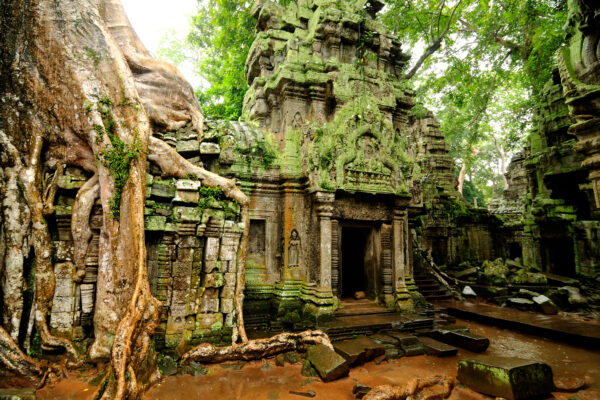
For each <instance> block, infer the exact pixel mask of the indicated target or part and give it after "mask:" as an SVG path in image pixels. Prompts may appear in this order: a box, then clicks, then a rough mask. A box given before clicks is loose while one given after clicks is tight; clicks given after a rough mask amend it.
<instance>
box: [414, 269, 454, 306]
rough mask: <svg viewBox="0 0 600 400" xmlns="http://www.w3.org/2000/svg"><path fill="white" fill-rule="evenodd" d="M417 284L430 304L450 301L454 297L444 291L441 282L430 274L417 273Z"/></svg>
mask: <svg viewBox="0 0 600 400" xmlns="http://www.w3.org/2000/svg"><path fill="white" fill-rule="evenodd" d="M413 277H414V280H415V284H416V285H417V288H418V289H419V293H421V294H422V295H423V296H424V297H425V300H427V301H428V302H432V301H436V300H450V299H451V298H452V296H451V295H450V294H449V293H448V292H447V291H446V289H444V288H443V287H442V286H441V285H440V284H439V282H438V281H437V280H436V279H435V278H434V277H433V276H431V275H430V274H428V273H426V272H423V271H415V274H414V276H413Z"/></svg>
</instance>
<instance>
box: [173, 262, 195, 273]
mask: <svg viewBox="0 0 600 400" xmlns="http://www.w3.org/2000/svg"><path fill="white" fill-rule="evenodd" d="M191 272H192V263H190V262H185V261H175V262H173V276H189V275H190V273H191Z"/></svg>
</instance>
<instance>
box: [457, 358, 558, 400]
mask: <svg viewBox="0 0 600 400" xmlns="http://www.w3.org/2000/svg"><path fill="white" fill-rule="evenodd" d="M458 380H460V381H461V382H462V383H463V384H464V385H466V386H468V387H470V388H471V389H473V390H475V391H477V392H480V393H484V394H487V395H490V396H496V397H503V398H505V399H508V400H520V399H529V398H532V397H537V396H543V395H546V394H549V393H550V392H552V391H553V390H554V382H553V376H552V368H550V366H549V365H548V364H545V363H542V362H539V361H531V360H524V359H520V358H512V357H493V356H478V357H473V358H471V359H465V360H460V361H459V362H458Z"/></svg>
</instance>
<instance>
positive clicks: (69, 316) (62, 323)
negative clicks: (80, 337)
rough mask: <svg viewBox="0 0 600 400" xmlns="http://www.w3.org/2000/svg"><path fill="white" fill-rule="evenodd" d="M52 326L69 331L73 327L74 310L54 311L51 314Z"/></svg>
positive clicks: (62, 330)
mask: <svg viewBox="0 0 600 400" xmlns="http://www.w3.org/2000/svg"><path fill="white" fill-rule="evenodd" d="M50 326H51V327H52V328H55V329H57V330H59V331H61V332H65V331H68V330H69V329H71V328H72V327H73V313H72V312H53V313H51V314H50Z"/></svg>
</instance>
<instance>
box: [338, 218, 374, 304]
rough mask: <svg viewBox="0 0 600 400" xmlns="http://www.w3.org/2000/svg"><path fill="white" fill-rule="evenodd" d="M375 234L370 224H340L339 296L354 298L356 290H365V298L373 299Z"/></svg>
mask: <svg viewBox="0 0 600 400" xmlns="http://www.w3.org/2000/svg"><path fill="white" fill-rule="evenodd" d="M375 235H376V232H375V229H374V228H373V227H370V226H342V228H341V268H340V275H341V279H340V282H341V288H340V289H341V290H339V291H338V293H340V294H341V296H340V298H342V299H347V298H354V294H355V293H356V292H365V294H366V296H367V298H369V299H372V300H373V299H375V297H376V287H375V286H376V279H375V276H376V274H377V270H378V260H377V257H376V254H377V253H376V251H375Z"/></svg>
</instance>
